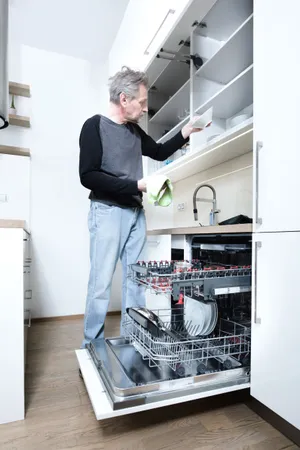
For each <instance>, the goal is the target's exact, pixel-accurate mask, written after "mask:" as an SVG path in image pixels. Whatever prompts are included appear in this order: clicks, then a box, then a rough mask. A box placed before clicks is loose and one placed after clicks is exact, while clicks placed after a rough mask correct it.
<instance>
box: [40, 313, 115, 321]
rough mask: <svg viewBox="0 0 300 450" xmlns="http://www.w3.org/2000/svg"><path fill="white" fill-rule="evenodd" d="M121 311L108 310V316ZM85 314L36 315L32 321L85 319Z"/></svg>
mask: <svg viewBox="0 0 300 450" xmlns="http://www.w3.org/2000/svg"><path fill="white" fill-rule="evenodd" d="M120 315H121V311H108V313H107V316H120ZM83 318H84V314H72V315H70V316H53V317H35V318H33V319H32V320H31V322H32V323H39V322H59V321H66V320H80V319H81V320H83Z"/></svg>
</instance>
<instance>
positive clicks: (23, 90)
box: [9, 81, 30, 97]
mask: <svg viewBox="0 0 300 450" xmlns="http://www.w3.org/2000/svg"><path fill="white" fill-rule="evenodd" d="M9 93H10V94H13V95H19V96H20V97H30V86H29V85H28V84H21V83H15V82H13V81H10V82H9Z"/></svg>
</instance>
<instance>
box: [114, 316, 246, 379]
mask: <svg viewBox="0 0 300 450" xmlns="http://www.w3.org/2000/svg"><path fill="white" fill-rule="evenodd" d="M153 312H154V313H155V314H157V315H158V317H159V318H160V319H161V321H162V323H163V325H164V327H165V328H166V329H167V330H170V331H171V332H172V334H173V336H170V335H169V334H165V336H164V337H163V338H156V337H154V336H153V335H152V334H151V333H150V332H149V331H148V330H147V329H145V328H144V327H143V326H141V325H140V324H138V323H137V322H136V321H135V320H133V319H132V318H131V317H130V316H128V315H127V314H126V315H125V319H124V322H123V329H124V333H125V337H126V338H127V339H128V340H129V342H131V344H132V345H133V346H134V347H135V349H136V350H137V351H138V352H139V353H140V354H141V356H142V357H143V359H144V360H148V362H149V366H150V367H158V368H160V369H162V370H163V369H164V368H165V367H169V368H171V369H172V370H173V371H175V372H177V374H178V375H179V376H186V375H188V374H189V375H197V374H198V375H199V374H204V373H212V372H219V371H220V370H228V369H233V368H237V367H241V366H242V365H247V362H248V361H249V358H250V347H251V337H250V327H247V326H245V325H240V324H239V323H236V322H233V321H231V320H226V319H220V321H219V323H218V326H217V328H216V329H215V332H214V334H212V335H211V336H209V337H201V336H199V337H196V338H191V337H190V336H189V327H190V326H192V324H190V323H188V322H187V323H184V320H182V318H183V315H184V312H182V313H180V314H181V315H182V318H181V320H178V313H177V317H176V318H175V321H174V311H172V310H169V309H168V310H155V311H153ZM183 323H184V325H182V324H183Z"/></svg>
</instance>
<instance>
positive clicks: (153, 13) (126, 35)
mask: <svg viewBox="0 0 300 450" xmlns="http://www.w3.org/2000/svg"><path fill="white" fill-rule="evenodd" d="M215 1H216V0H163V1H162V0H153V1H152V2H150V1H148V0H130V2H129V4H128V7H127V9H126V12H125V15H124V19H123V21H122V23H121V27H120V29H119V31H118V34H117V37H116V39H115V41H114V44H113V47H112V49H111V51H110V54H109V73H110V75H113V74H114V73H115V72H117V71H118V70H120V68H121V67H122V66H123V65H127V66H129V67H132V68H133V69H139V70H146V68H147V67H149V66H150V64H151V74H149V78H150V83H151V81H153V79H155V78H156V77H157V76H158V74H159V73H160V72H161V71H162V70H163V69H164V68H165V67H166V65H167V64H168V62H169V61H168V60H165V59H163V58H160V57H157V56H159V55H160V53H161V55H162V56H166V57H167V58H168V57H170V56H171V55H172V54H173V53H176V52H178V51H179V50H180V49H183V42H184V41H185V40H186V39H187V38H188V37H189V34H190V28H191V26H192V24H193V23H194V22H195V21H197V20H201V15H203V14H205V13H206V12H207V11H208V9H209V8H210V7H211V6H212V5H213V4H214V3H215ZM196 11H197V12H198V15H197V13H196ZM202 11H203V13H202ZM162 47H165V48H164V49H163V50H164V51H163V52H160V50H161V48H162ZM169 52H171V55H170V53H169ZM171 57H172V56H171ZM153 60H154V62H155V63H154V64H152V62H153Z"/></svg>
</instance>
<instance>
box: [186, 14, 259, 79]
mask: <svg viewBox="0 0 300 450" xmlns="http://www.w3.org/2000/svg"><path fill="white" fill-rule="evenodd" d="M232 55H235V59H234V60H232ZM230 60H232V64H228V61H230ZM252 63H253V14H251V16H249V17H248V18H247V19H246V20H245V22H244V23H243V24H242V25H241V26H240V27H239V28H238V29H237V30H235V32H234V33H233V34H232V35H231V36H230V37H229V39H228V40H227V41H226V42H225V44H224V45H223V46H222V47H221V48H220V49H219V50H218V51H217V52H216V53H215V54H214V55H213V56H212V58H211V59H209V60H208V61H207V62H206V63H204V64H203V66H201V67H200V68H199V69H198V70H197V71H196V73H195V76H197V77H198V76H199V77H202V78H206V79H208V80H212V81H215V82H217V83H222V84H228V83H229V82H230V81H231V80H232V79H233V78H234V77H236V76H237V75H238V74H239V73H241V72H242V71H243V70H245V69H246V68H247V67H248V66H249V65H250V64H252Z"/></svg>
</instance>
